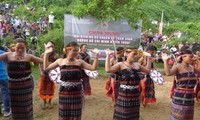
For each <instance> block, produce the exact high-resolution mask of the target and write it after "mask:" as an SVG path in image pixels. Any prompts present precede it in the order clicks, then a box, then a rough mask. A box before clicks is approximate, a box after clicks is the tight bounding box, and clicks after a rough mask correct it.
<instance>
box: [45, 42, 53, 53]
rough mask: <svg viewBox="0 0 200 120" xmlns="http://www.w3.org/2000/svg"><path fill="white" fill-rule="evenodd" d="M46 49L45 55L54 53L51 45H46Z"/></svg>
mask: <svg viewBox="0 0 200 120" xmlns="http://www.w3.org/2000/svg"><path fill="white" fill-rule="evenodd" d="M44 47H45V53H47V54H49V53H51V52H53V47H52V46H51V45H50V44H45V43H44Z"/></svg>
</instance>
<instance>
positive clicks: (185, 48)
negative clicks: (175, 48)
mask: <svg viewBox="0 0 200 120" xmlns="http://www.w3.org/2000/svg"><path fill="white" fill-rule="evenodd" d="M188 49H190V47H189V46H187V45H185V46H182V47H181V49H180V51H185V50H188Z"/></svg>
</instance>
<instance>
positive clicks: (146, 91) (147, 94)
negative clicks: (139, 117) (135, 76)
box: [139, 45, 157, 106]
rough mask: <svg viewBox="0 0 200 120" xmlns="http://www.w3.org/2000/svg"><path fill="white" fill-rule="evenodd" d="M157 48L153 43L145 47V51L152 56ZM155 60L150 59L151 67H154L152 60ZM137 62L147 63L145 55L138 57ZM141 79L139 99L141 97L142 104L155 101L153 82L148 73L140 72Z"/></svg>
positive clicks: (144, 64)
mask: <svg viewBox="0 0 200 120" xmlns="http://www.w3.org/2000/svg"><path fill="white" fill-rule="evenodd" d="M156 51H157V48H156V47H155V46H153V45H149V46H147V48H146V52H148V53H150V54H151V56H152V57H153V56H154V54H155V53H156ZM154 61H155V59H152V60H151V61H150V62H151V69H153V68H154V64H153V62H154ZM139 63H140V64H141V65H143V66H146V64H147V57H146V56H143V57H141V58H140V59H139ZM140 77H141V79H143V80H141V83H142V84H141V85H142V92H141V99H142V101H141V102H142V104H143V106H146V105H147V104H150V103H156V97H155V88H154V82H153V80H152V79H151V77H150V74H149V73H148V74H144V73H142V75H141V76H140Z"/></svg>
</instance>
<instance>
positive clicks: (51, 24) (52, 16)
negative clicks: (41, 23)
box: [49, 11, 55, 29]
mask: <svg viewBox="0 0 200 120" xmlns="http://www.w3.org/2000/svg"><path fill="white" fill-rule="evenodd" d="M54 17H55V16H54V15H53V12H52V11H51V14H50V15H49V27H50V28H51V29H53V23H54Z"/></svg>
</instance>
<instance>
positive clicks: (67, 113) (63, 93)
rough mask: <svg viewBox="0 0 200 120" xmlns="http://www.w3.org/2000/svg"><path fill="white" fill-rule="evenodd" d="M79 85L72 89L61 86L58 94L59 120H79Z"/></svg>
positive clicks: (80, 111) (80, 93) (80, 99)
mask: <svg viewBox="0 0 200 120" xmlns="http://www.w3.org/2000/svg"><path fill="white" fill-rule="evenodd" d="M81 89H82V88H81V85H79V86H77V87H73V88H66V87H63V86H61V87H60V92H59V120H81V114H82V100H83V97H82V90H81Z"/></svg>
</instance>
